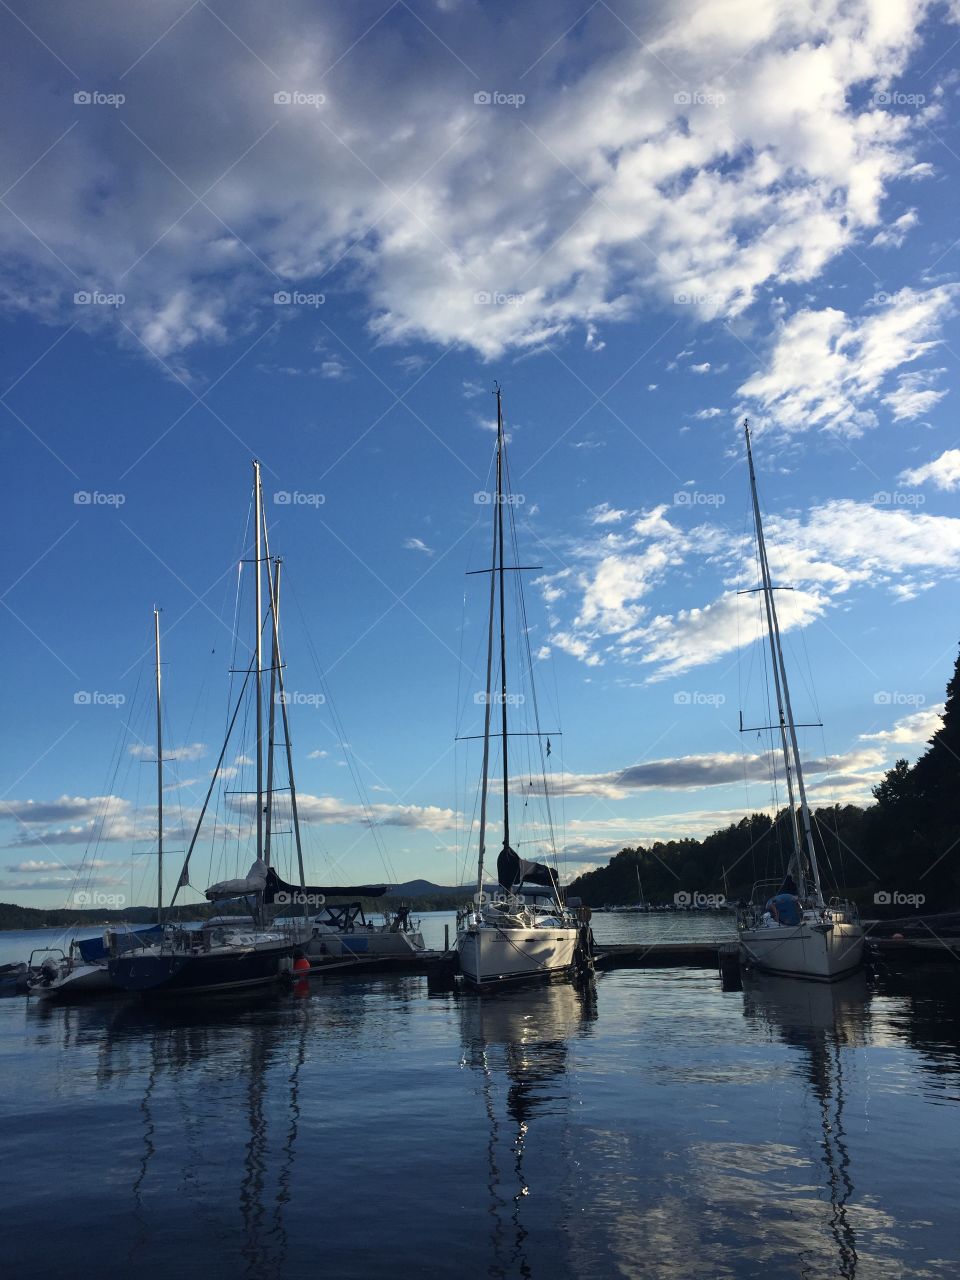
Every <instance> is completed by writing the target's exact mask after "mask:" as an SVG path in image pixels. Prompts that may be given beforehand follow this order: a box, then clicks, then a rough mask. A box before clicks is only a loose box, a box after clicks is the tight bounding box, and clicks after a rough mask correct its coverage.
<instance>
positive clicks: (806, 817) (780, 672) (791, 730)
mask: <svg viewBox="0 0 960 1280" xmlns="http://www.w3.org/2000/svg"><path fill="white" fill-rule="evenodd" d="M743 429H744V434H745V435H746V440H747V460H748V462H749V465H750V489H751V492H752V494H753V513H754V519H755V520H756V525H757V546H758V549H759V553H760V570H761V575H762V578H763V584H764V596H765V599H766V605H767V631H768V634H769V638H770V650H771V654H772V656H773V669H774V679H775V684H776V688H777V708H778V711H779V714H780V734H781V739H782V743H783V755H784V762H785V764H786V768H787V788H788V791H789V796H790V814H791V825H790V829H791V831H792V833H793V842H794V853H795V855H796V862H797V873H798V876H799V878H800V885H799V888H800V892H801V896H803V893H804V883H803V881H804V875H803V865H802V858H801V854H800V835H799V832H798V831H797V826H796V816H795V807H794V799H793V788H792V786H791V785H790V755H791V754H792V756H793V762H794V769H795V771H796V778H797V789H798V791H799V793H800V819H801V823H802V827H803V841H804V844H805V845H806V849H807V855H808V856H809V858H810V869H811V870H812V872H813V882H814V887H815V889H816V894H817V902H818V903H819V904H820V905H822V904H823V892H822V890H821V888H820V868H819V867H818V865H817V852H816V849H815V847H814V843H813V829H812V826H811V823H810V809H809V806H808V805H807V792H806V787H805V786H804V781H803V766H802V764H801V763H800V746H799V743H798V742H797V727H796V723H795V721H794V718H793V707H792V705H791V702H790V686H789V684H788V682H787V668H786V664H785V662H784V660H783V645H782V643H781V640H780V623H779V620H778V618H777V609H776V605H775V603H774V599H773V587H772V584H771V579H770V565H769V561H768V560H767V546H766V542H765V540H764V536H763V523H762V521H761V519H760V502H759V499H758V497H757V477H756V472H755V471H754V466H753V450H752V448H751V445H750V427H749V424H748V423H747V422H744V424H743ZM781 688H782V691H783V696H782V700H781ZM784 711H785V712H786V716H784ZM788 734H789V739H790V749H789V750H788V747H787V735H788Z"/></svg>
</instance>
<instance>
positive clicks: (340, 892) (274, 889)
mask: <svg viewBox="0 0 960 1280" xmlns="http://www.w3.org/2000/svg"><path fill="white" fill-rule="evenodd" d="M386 892H387V886H386V885H385V884H352V885H333V886H331V885H317V884H308V885H305V886H304V887H303V888H302V889H301V888H300V886H299V885H298V884H288V883H287V881H286V880H281V879H280V877H279V876H278V875H277V873H276V871H274V869H273V867H271V868H270V870H269V871H268V872H267V883H266V885H265V886H264V889H263V900H264V902H274V901H275V900H276V897H277V895H278V894H283V895H284V896H283V898H281V903H282V902H283V901H284V898H285V899H286V901H287V902H292V903H297V902H300V901H302V899H301V898H300V897H299V895H300V894H301V893H303V894H306V895H307V898H308V899H309V898H317V897H323V898H382V897H383V895H384V894H385V893H386Z"/></svg>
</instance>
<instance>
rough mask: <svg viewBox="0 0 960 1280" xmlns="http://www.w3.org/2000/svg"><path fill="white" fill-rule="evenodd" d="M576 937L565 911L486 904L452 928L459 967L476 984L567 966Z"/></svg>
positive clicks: (538, 974)
mask: <svg viewBox="0 0 960 1280" xmlns="http://www.w3.org/2000/svg"><path fill="white" fill-rule="evenodd" d="M579 936H580V931H579V929H578V928H577V926H576V924H574V923H571V920H570V917H569V916H568V914H567V913H562V914H561V913H557V912H556V911H551V912H549V913H547V912H537V911H536V910H535V909H534V908H531V907H528V906H526V905H518V906H517V907H515V908H514V909H513V910H504V909H501V908H498V907H496V906H487V907H484V908H483V909H482V910H481V911H475V912H471V913H470V914H469V915H468V916H467V917H466V918H465V919H464V921H463V923H462V924H461V927H460V929H459V931H458V933H457V951H458V952H459V955H460V972H461V973H462V974H463V976H464V977H465V978H466V979H467V981H468V982H471V983H473V984H474V985H476V986H480V985H482V984H483V983H489V982H503V981H504V980H506V979H510V978H539V977H546V976H547V975H548V974H550V973H558V972H562V971H564V970H569V969H571V968H572V967H573V965H574V963H575V962H576V958H577V944H578V941H579Z"/></svg>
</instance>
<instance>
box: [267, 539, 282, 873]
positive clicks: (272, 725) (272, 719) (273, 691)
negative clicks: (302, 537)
mask: <svg viewBox="0 0 960 1280" xmlns="http://www.w3.org/2000/svg"><path fill="white" fill-rule="evenodd" d="M269 575H270V567H269V561H268V563H267V581H268V582H269V580H270V576H269ZM279 598H280V561H279V560H277V562H276V566H275V569H274V582H273V587H272V590H271V593H270V618H271V622H272V621H273V610H274V606H275V604H276V603H277V602H278V601H279ZM271 631H272V644H271V649H272V653H273V658H272V660H271V663H270V712H269V715H268V725H269V727H268V729H267V805H266V809H267V814H266V819H267V820H266V824H265V825H266V830H265V831H264V837H263V860H264V862H265V863H266V864H267V866H268V867H269V866H270V844H271V827H272V824H273V754H274V741H275V739H276V723H277V668H278V667H279V665H280V658H279V655H278V653H277V643H278V640H279V636H278V634H277V628H276V627H275V626H273V627H271Z"/></svg>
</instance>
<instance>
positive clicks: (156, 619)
mask: <svg viewBox="0 0 960 1280" xmlns="http://www.w3.org/2000/svg"><path fill="white" fill-rule="evenodd" d="M153 636H154V648H155V652H156V658H157V924H163V712H162V710H161V703H160V610H159V609H158V608H156V607H154V610H153Z"/></svg>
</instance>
